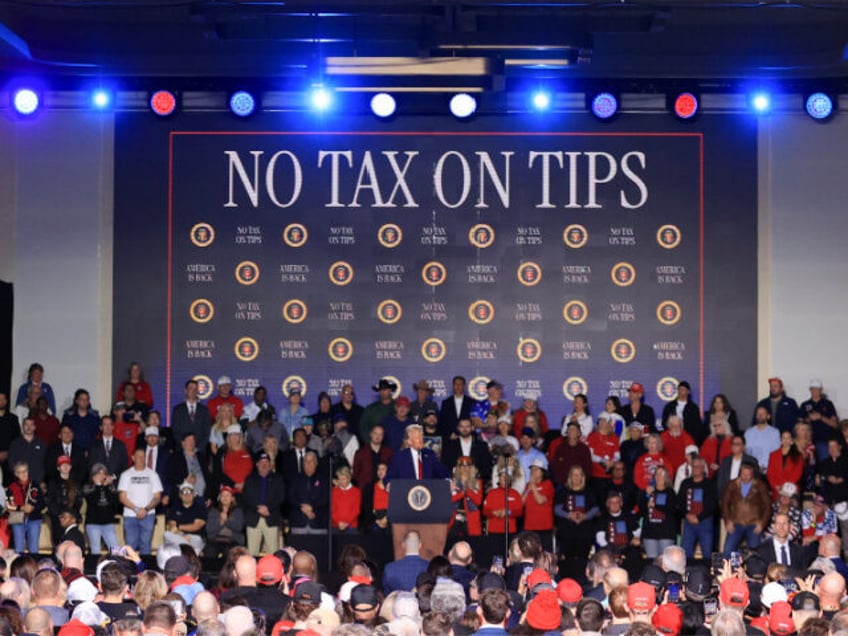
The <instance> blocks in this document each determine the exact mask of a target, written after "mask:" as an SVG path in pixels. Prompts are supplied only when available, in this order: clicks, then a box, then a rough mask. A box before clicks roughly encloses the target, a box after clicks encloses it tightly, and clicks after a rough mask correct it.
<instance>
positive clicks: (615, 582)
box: [604, 568, 630, 594]
mask: <svg viewBox="0 0 848 636" xmlns="http://www.w3.org/2000/svg"><path fill="white" fill-rule="evenodd" d="M628 585H630V577H629V576H628V575H627V570H625V569H624V568H610V569H609V570H607V573H606V574H604V590H605V591H606V592H607V594H609V592H610V590H613V589H615V588H617V587H622V586H623V587H627V586H628Z"/></svg>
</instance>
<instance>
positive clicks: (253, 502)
mask: <svg viewBox="0 0 848 636" xmlns="http://www.w3.org/2000/svg"><path fill="white" fill-rule="evenodd" d="M261 479H262V478H261V477H260V476H259V473H258V472H256V471H255V470H254V471H253V472H252V473H250V475H249V476H248V477H247V479H245V480H244V491H243V492H242V495H241V505H242V507H243V508H244V518H245V521H246V523H247V525H248V526H249V527H255V526H256V525H257V524H258V523H259V518H260V517H259V513H258V512H256V508H257V506H259V505H260V502H259V489H260V484H261ZM267 479H268V484H267V490H266V494H265V505H266V506H268V512H269V513H270V514H269V515H268V516H267V517H265V523H267V524H268V525H269V526H279V525H280V523H281V522H282V508H283V502H285V500H286V484H285V482H284V481H283V478H282V477H280V475H278V474H276V473H269V474H268V477H267Z"/></svg>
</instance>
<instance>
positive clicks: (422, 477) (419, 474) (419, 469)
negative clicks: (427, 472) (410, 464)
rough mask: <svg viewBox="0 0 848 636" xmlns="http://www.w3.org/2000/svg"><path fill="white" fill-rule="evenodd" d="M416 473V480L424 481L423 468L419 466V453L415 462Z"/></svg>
mask: <svg viewBox="0 0 848 636" xmlns="http://www.w3.org/2000/svg"><path fill="white" fill-rule="evenodd" d="M417 464H418V465H417V466H416V471H417V472H418V479H424V467H423V466H422V465H421V452H420V451H419V453H418V461H417Z"/></svg>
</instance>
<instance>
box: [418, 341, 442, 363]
mask: <svg viewBox="0 0 848 636" xmlns="http://www.w3.org/2000/svg"><path fill="white" fill-rule="evenodd" d="M447 352H448V351H447V347H445V343H444V341H442V340H441V339H439V338H427V339H426V340H425V341H424V342H423V343H421V357H422V358H424V359H425V360H426V361H427V362H439V361H440V360H441V359H442V358H444V357H445V354H447Z"/></svg>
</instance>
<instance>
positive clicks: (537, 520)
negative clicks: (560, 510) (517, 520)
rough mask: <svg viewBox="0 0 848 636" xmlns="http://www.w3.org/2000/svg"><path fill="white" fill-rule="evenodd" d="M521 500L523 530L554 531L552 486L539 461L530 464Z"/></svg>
mask: <svg viewBox="0 0 848 636" xmlns="http://www.w3.org/2000/svg"><path fill="white" fill-rule="evenodd" d="M523 498H524V530H527V531H529V530H534V531H536V532H551V531H552V530H553V529H554V484H553V482H552V481H551V480H550V479H548V475H547V471H546V470H545V467H544V465H543V462H542V461H541V460H539V459H536V460H533V463H532V464H530V477H529V478H528V480H527V486H526V487H525V488H524V495H523Z"/></svg>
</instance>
